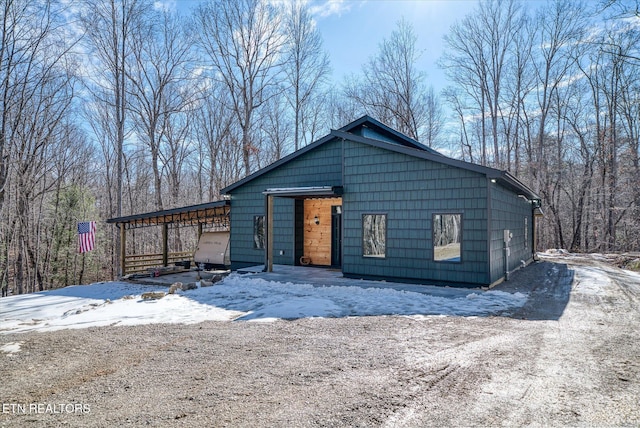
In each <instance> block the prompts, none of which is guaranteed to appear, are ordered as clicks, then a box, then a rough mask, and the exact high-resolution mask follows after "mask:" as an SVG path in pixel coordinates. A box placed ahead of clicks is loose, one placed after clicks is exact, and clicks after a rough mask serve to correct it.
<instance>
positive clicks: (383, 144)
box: [222, 116, 540, 200]
mask: <svg viewBox="0 0 640 428" xmlns="http://www.w3.org/2000/svg"><path fill="white" fill-rule="evenodd" d="M367 128H368V129H372V130H373V131H374V132H373V133H366V132H362V131H363V130H365V129H367ZM362 133H364V134H365V135H366V136H362V135H358V134H362ZM376 134H378V138H376ZM335 139H341V140H349V141H354V142H357V143H362V144H368V145H371V146H374V147H379V148H382V149H386V150H390V151H394V152H398V153H403V154H406V155H409V156H413V157H417V158H421V159H426V160H430V161H433V162H439V163H442V164H445V165H449V166H452V167H455V168H462V169H466V170H469V171H474V172H477V173H480V174H483V175H485V176H487V178H489V179H492V180H496V182H499V183H500V184H502V185H503V186H505V187H507V188H509V189H510V190H512V191H514V192H516V193H519V194H522V195H523V196H525V197H526V198H527V199H530V200H537V199H540V197H539V196H538V195H537V194H536V193H535V192H533V190H531V189H529V188H528V187H527V186H525V185H524V184H523V183H521V182H520V181H519V180H518V179H517V178H516V177H514V176H513V175H511V174H510V173H509V172H507V171H502V170H499V169H495V168H490V167H487V166H482V165H477V164H474V163H470V162H465V161H461V160H457V159H453V158H450V157H447V156H444V155H443V154H441V153H439V152H437V151H435V150H433V149H431V148H430V147H427V146H425V145H423V144H420V143H418V142H417V141H415V140H414V139H412V138H409V137H407V136H406V135H404V134H402V133H400V132H398V131H396V130H394V129H392V128H390V127H388V126H387V125H385V124H383V123H381V122H379V121H377V120H375V119H373V118H371V117H369V116H362V117H361V118H360V119H357V120H355V121H353V122H351V123H349V124H347V125H345V126H343V127H342V128H340V129H339V130H332V131H331V132H330V133H329V134H327V135H326V136H324V137H322V138H321V139H319V140H317V141H315V142H314V143H311V144H309V145H308V146H305V147H303V148H301V149H300V150H297V151H295V152H293V153H291V154H289V155H288V156H285V157H283V158H282V159H280V160H278V161H276V162H274V163H272V164H271V165H268V166H266V167H264V168H262V169H260V170H258V171H256V172H254V173H253V174H250V175H248V176H247V177H245V178H243V179H242V180H240V181H237V182H235V183H233V184H231V185H230V186H227V187H225V188H224V189H222V193H224V194H227V193H229V192H232V191H233V190H235V189H237V188H238V187H240V186H242V185H244V184H245V183H248V182H249V181H252V180H254V179H256V178H258V177H260V176H262V175H264V174H266V173H268V172H269V171H272V170H274V169H276V168H279V167H280V166H282V165H284V164H286V163H288V162H290V161H292V160H293V159H296V158H298V157H299V156H302V155H303V154H305V153H307V152H310V151H311V150H313V149H315V148H316V147H318V146H321V145H322V144H325V143H327V142H329V141H334V140H335Z"/></svg>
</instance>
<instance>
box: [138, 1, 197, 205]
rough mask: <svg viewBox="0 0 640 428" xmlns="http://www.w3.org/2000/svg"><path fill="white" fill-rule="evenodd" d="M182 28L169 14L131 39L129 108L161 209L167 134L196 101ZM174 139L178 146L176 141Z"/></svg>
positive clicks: (162, 14)
mask: <svg viewBox="0 0 640 428" xmlns="http://www.w3.org/2000/svg"><path fill="white" fill-rule="evenodd" d="M183 28H184V25H183V23H182V22H181V21H180V19H179V17H178V16H177V15H172V14H170V13H169V12H167V11H162V12H160V13H157V14H156V16H155V17H150V18H149V19H148V20H145V21H144V22H141V23H140V25H139V26H137V27H136V28H134V29H133V30H132V31H133V32H134V33H135V37H133V38H132V39H131V45H132V48H131V60H132V64H131V66H130V67H128V70H126V74H127V76H128V78H129V81H130V85H129V97H130V100H131V102H130V103H129V105H128V107H129V108H130V109H131V110H132V112H133V121H134V123H135V126H136V129H137V130H138V137H139V138H140V139H141V140H142V141H143V142H144V143H145V144H146V145H147V147H148V148H149V150H150V152H151V168H152V170H153V176H154V190H155V196H156V209H158V210H162V209H163V206H164V204H163V200H162V195H163V193H164V192H163V189H162V168H163V165H162V164H161V162H160V158H161V152H162V145H163V141H165V140H166V138H169V137H171V136H168V135H167V130H168V129H167V128H166V127H167V125H168V124H170V123H171V122H172V116H173V115H177V114H180V113H182V112H183V111H184V110H185V109H186V108H187V107H188V106H189V105H191V103H192V102H193V100H192V96H191V95H190V94H189V92H190V91H189V89H188V87H187V83H189V80H190V76H191V74H192V71H191V70H190V67H189V64H191V63H193V58H192V57H191V55H190V51H191V50H190V47H191V44H190V41H189V39H188V38H187V36H186V34H185V33H184V31H183V30H182V29H183ZM191 92H193V91H191ZM172 129H175V127H173V128H172ZM182 132H184V131H182ZM172 141H173V142H175V138H172ZM172 189H173V187H172ZM176 191H177V190H176Z"/></svg>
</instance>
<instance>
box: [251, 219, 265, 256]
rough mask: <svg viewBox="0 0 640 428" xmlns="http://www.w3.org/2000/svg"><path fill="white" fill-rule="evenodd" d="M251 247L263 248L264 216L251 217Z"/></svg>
mask: <svg viewBox="0 0 640 428" xmlns="http://www.w3.org/2000/svg"><path fill="white" fill-rule="evenodd" d="M253 248H256V249H259V250H263V249H264V216H263V215H257V216H254V217H253Z"/></svg>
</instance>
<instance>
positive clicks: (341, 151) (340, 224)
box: [223, 116, 540, 287]
mask: <svg viewBox="0 0 640 428" xmlns="http://www.w3.org/2000/svg"><path fill="white" fill-rule="evenodd" d="M223 193H224V194H226V195H228V197H229V198H230V201H231V211H230V216H231V217H230V223H231V236H230V260H231V269H232V270H237V269H241V268H246V267H250V266H256V265H262V264H264V266H265V270H270V269H271V268H272V266H273V264H282V265H297V266H326V267H331V268H336V269H341V270H342V272H343V275H344V276H345V277H352V278H366V279H384V280H389V281H401V282H418V283H425V284H442V285H447V284H448V285H453V286H467V287H478V286H490V285H494V284H497V283H499V282H500V281H502V280H503V279H505V278H508V275H509V272H511V271H513V270H515V269H517V268H518V267H520V266H523V265H524V264H526V263H528V262H530V261H531V260H532V258H533V255H534V253H535V248H534V242H535V233H534V231H535V220H536V214H537V213H539V212H540V198H539V196H538V195H536V194H535V193H534V192H533V191H532V190H531V189H529V188H528V187H527V186H525V185H524V184H523V183H521V182H520V181H518V179H516V178H515V177H514V176H513V175H511V174H509V173H508V172H506V171H501V170H498V169H494V168H489V167H485V166H481V165H476V164H473V163H469V162H463V161H460V160H456V159H452V158H449V157H447V156H444V155H442V154H440V153H438V152H437V151H435V150H433V149H431V148H429V147H426V146H424V145H422V144H420V143H418V142H417V141H415V140H413V139H411V138H409V137H407V136H406V135H403V134H401V133H399V132H398V131H395V130H393V129H391V128H390V127H388V126H386V125H384V124H382V123H380V122H379V121H377V120H375V119H372V118H371V117H368V116H364V117H362V118H360V119H358V120H356V121H354V122H352V123H350V124H348V125H346V126H344V127H342V128H340V129H338V130H334V131H331V132H330V133H329V134H328V135H326V136H325V137H323V138H321V139H319V140H318V141H316V142H314V143H312V144H310V145H308V146H306V147H304V148H302V149H300V150H298V151H296V152H294V153H292V154H290V155H288V156H286V157H284V158H282V159H280V160H278V161H277V162H275V163H273V164H271V165H269V166H267V167H265V168H263V169H261V170H259V171H256V172H255V173H253V174H251V175H249V176H247V177H246V178H244V179H242V180H240V181H238V182H236V183H234V184H232V185H230V186H228V187H226V188H224V189H223Z"/></svg>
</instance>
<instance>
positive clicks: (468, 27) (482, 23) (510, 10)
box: [441, 0, 522, 166]
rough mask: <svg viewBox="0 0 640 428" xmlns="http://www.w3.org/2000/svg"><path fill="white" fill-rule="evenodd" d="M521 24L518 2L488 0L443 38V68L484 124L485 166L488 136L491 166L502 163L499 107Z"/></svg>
mask: <svg viewBox="0 0 640 428" xmlns="http://www.w3.org/2000/svg"><path fill="white" fill-rule="evenodd" d="M521 25H522V14H521V9H520V7H519V3H517V2H516V1H515V0H506V1H499V0H486V1H483V2H482V3H481V4H480V6H479V8H478V9H477V10H476V11H475V12H474V13H473V14H471V15H469V16H467V17H465V18H464V19H463V20H462V22H461V23H457V24H454V25H453V26H452V28H451V32H450V34H448V35H446V36H445V38H444V40H445V43H446V45H447V48H448V53H447V54H446V55H445V56H444V57H443V58H442V59H441V65H442V66H443V67H444V68H445V70H446V73H447V75H448V76H449V78H450V79H451V80H452V81H453V82H454V83H455V84H457V85H459V86H460V87H462V88H464V91H465V92H466V94H467V95H468V96H469V97H470V98H471V99H473V100H474V101H475V104H476V109H475V110H476V112H477V113H476V114H477V116H478V118H479V119H478V120H479V121H480V124H481V136H480V137H481V138H480V146H481V153H482V154H481V163H482V164H487V163H488V162H489V151H488V150H489V147H488V141H487V137H488V134H490V137H491V140H492V143H493V156H492V163H493V164H494V165H496V166H501V164H502V160H501V157H500V152H501V151H500V134H499V132H498V131H499V127H498V125H499V122H500V113H501V112H500V104H501V102H502V100H503V91H504V86H505V83H504V78H505V73H506V70H507V66H506V63H507V60H508V54H509V52H510V49H511V46H512V44H513V42H514V39H515V35H516V34H517V31H518V29H519V28H520V27H521ZM486 118H488V119H489V129H487V125H486V123H485V121H486Z"/></svg>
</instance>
